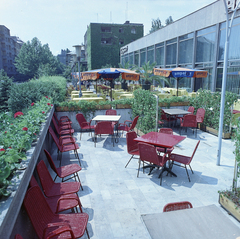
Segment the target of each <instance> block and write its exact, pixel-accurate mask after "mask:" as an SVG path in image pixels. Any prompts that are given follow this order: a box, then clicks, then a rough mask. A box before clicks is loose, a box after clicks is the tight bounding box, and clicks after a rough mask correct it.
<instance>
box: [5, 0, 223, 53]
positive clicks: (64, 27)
mask: <svg viewBox="0 0 240 239" xmlns="http://www.w3.org/2000/svg"><path fill="white" fill-rule="evenodd" d="M212 2H214V0H84V1H83V0H0V25H5V26H6V27H7V28H9V29H10V33H11V35H16V36H18V37H19V38H20V39H22V40H23V41H25V42H26V41H31V40H32V38H34V37H37V38H38V39H39V40H40V41H41V43H42V44H46V43H48V44H49V47H50V50H51V51H52V53H53V54H54V55H57V54H59V53H60V52H61V49H66V48H68V49H70V50H71V51H72V50H74V49H73V47H72V46H73V45H76V44H81V43H83V42H84V34H85V32H86V30H87V26H88V25H89V23H91V22H95V23H96V22H97V23H117V24H123V23H124V22H125V21H126V20H128V21H130V22H131V23H142V24H144V35H146V34H148V33H149V30H150V29H151V22H152V19H157V18H159V19H160V20H161V22H162V24H163V25H165V20H166V19H167V18H168V17H169V16H172V18H173V20H174V21H175V20H178V19H180V18H182V17H184V16H186V15H188V14H190V13H192V12H194V11H196V10H198V9H200V8H202V7H204V6H207V5H208V4H210V3H212ZM223 7H224V6H223Z"/></svg>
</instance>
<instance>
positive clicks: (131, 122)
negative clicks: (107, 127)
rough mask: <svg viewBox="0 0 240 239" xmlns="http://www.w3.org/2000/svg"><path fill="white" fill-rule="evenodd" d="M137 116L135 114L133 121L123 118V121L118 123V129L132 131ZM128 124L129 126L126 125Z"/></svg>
mask: <svg viewBox="0 0 240 239" xmlns="http://www.w3.org/2000/svg"><path fill="white" fill-rule="evenodd" d="M138 118H139V116H136V117H135V118H134V119H133V121H132V120H125V121H124V123H120V124H119V125H118V130H122V132H123V131H126V132H129V131H132V130H134V128H135V126H136V124H137V121H138ZM127 123H128V124H131V125H130V126H128V125H127Z"/></svg>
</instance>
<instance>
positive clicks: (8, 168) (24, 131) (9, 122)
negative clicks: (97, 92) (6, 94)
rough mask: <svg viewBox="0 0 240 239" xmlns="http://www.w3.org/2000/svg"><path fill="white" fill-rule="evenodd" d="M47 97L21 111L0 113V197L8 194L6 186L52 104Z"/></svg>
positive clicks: (24, 157)
mask: <svg viewBox="0 0 240 239" xmlns="http://www.w3.org/2000/svg"><path fill="white" fill-rule="evenodd" d="M51 103H52V101H51V99H50V98H49V97H43V98H42V99H41V100H40V101H39V102H32V104H30V105H29V108H28V109H27V108H26V109H24V110H23V112H17V113H15V114H14V115H13V113H12V112H4V113H0V122H1V124H0V198H1V197H2V196H8V195H9V194H10V191H8V190H7V186H8V185H10V184H11V181H10V180H11V178H12V176H13V175H14V173H15V171H16V169H18V168H19V167H20V164H19V163H20V162H21V161H22V160H25V159H26V151H27V150H28V149H30V147H31V144H32V142H33V141H34V140H36V139H37V135H38V134H39V132H40V126H41V124H42V123H43V122H44V121H45V120H46V113H47V112H48V111H49V110H50V109H51V107H52V106H53V105H52V104H51Z"/></svg>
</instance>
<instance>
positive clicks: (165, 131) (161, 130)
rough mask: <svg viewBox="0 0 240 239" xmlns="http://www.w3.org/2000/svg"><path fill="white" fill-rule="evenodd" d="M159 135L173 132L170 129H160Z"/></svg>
mask: <svg viewBox="0 0 240 239" xmlns="http://www.w3.org/2000/svg"><path fill="white" fill-rule="evenodd" d="M159 133H164V134H173V130H172V129H171V128H160V129H159Z"/></svg>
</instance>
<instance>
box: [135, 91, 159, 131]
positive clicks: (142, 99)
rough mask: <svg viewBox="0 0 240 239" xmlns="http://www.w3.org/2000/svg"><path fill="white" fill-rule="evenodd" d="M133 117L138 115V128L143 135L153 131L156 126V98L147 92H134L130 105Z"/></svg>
mask: <svg viewBox="0 0 240 239" xmlns="http://www.w3.org/2000/svg"><path fill="white" fill-rule="evenodd" d="M132 111H133V117H136V116H138V115H139V119H138V128H139V129H140V130H141V131H142V132H143V133H148V132H151V131H155V125H156V98H155V97H154V95H153V94H152V93H151V92H150V91H148V90H142V89H138V90H135V91H134V100H133V104H132Z"/></svg>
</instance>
